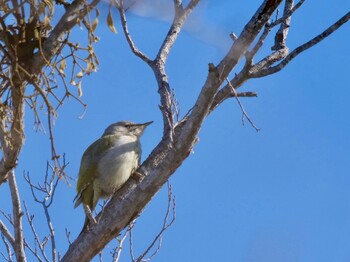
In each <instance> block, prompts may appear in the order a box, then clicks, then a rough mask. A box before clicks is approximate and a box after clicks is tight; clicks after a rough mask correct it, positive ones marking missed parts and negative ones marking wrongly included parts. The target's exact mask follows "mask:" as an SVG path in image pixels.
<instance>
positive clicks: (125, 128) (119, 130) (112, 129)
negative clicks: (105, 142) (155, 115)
mask: <svg viewBox="0 0 350 262" xmlns="http://www.w3.org/2000/svg"><path fill="white" fill-rule="evenodd" d="M152 123H153V121H150V122H146V123H143V124H135V123H133V122H129V121H120V122H117V123H114V124H111V125H110V126H109V127H107V128H106V130H105V132H104V133H103V135H102V136H108V135H118V134H119V135H134V136H137V137H140V136H141V135H142V134H143V131H144V130H145V128H146V127H147V126H148V125H150V124H152Z"/></svg>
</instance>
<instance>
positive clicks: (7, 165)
mask: <svg viewBox="0 0 350 262" xmlns="http://www.w3.org/2000/svg"><path fill="white" fill-rule="evenodd" d="M13 84H14V86H12V90H11V94H12V95H11V96H12V112H13V122H12V125H11V129H10V130H9V131H6V130H5V129H3V128H4V127H1V129H2V130H1V136H2V137H1V138H2V140H1V142H2V144H1V146H2V152H3V156H2V159H1V162H0V185H1V184H2V183H3V182H5V181H6V180H7V178H8V173H9V172H11V171H10V170H12V169H13V168H15V166H16V165H17V159H18V156H19V153H20V151H21V149H22V146H23V143H24V84H23V82H21V79H18V78H17V77H14V79H13Z"/></svg>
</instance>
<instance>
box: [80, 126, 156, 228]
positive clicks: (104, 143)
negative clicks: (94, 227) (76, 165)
mask: <svg viewBox="0 0 350 262" xmlns="http://www.w3.org/2000/svg"><path fill="white" fill-rule="evenodd" d="M151 123H153V121H151V122H147V123H143V124H135V123H132V122H128V121H121V122H117V123H114V124H111V125H110V126H109V127H107V129H106V130H105V132H104V133H103V135H102V136H101V138H100V139H98V140H96V141H95V142H94V143H93V144H91V145H90V146H89V147H88V148H87V149H86V151H85V152H84V154H83V157H82V159H81V163H80V170H79V177H78V183H77V195H76V197H75V198H74V201H75V205H74V208H76V207H77V206H79V205H80V204H81V203H83V205H84V210H85V213H86V218H85V223H84V227H83V229H82V231H84V229H85V228H86V227H87V225H88V224H89V221H90V219H89V214H88V213H87V212H90V217H91V211H93V210H94V209H95V207H96V205H97V202H98V200H99V199H100V198H108V197H109V196H111V195H112V194H113V193H114V192H115V191H116V190H118V189H119V188H120V187H121V186H122V185H123V184H124V183H125V182H126V181H127V180H128V179H129V177H130V175H131V174H132V173H133V172H134V171H136V169H137V168H138V166H139V165H140V161H141V144H140V137H141V135H142V134H143V131H144V130H145V128H146V127H147V126H148V125H150V124H151ZM86 207H89V208H90V210H89V211H87V210H86Z"/></svg>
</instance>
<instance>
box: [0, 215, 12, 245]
mask: <svg viewBox="0 0 350 262" xmlns="http://www.w3.org/2000/svg"><path fill="white" fill-rule="evenodd" d="M0 231H1V233H2V234H3V235H4V236H5V237H6V239H7V240H8V242H10V244H11V246H12V247H14V245H15V238H14V237H13V236H12V234H11V232H10V231H9V230H8V228H7V227H6V225H5V224H4V222H2V221H1V220H0Z"/></svg>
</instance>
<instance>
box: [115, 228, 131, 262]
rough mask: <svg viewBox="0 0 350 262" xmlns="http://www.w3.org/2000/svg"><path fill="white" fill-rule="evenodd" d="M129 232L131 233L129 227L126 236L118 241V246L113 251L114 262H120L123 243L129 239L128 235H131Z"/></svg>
mask: <svg viewBox="0 0 350 262" xmlns="http://www.w3.org/2000/svg"><path fill="white" fill-rule="evenodd" d="M129 231H130V228H129V227H128V228H127V229H126V230H125V232H124V234H123V235H122V237H121V238H117V241H118V246H117V247H115V248H114V249H113V251H112V252H111V254H112V259H113V262H119V259H120V255H121V253H122V251H123V243H124V241H125V239H126V238H127V236H128V234H129Z"/></svg>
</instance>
